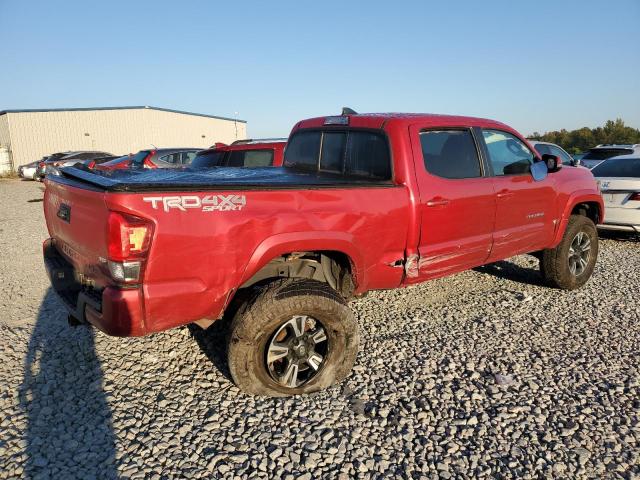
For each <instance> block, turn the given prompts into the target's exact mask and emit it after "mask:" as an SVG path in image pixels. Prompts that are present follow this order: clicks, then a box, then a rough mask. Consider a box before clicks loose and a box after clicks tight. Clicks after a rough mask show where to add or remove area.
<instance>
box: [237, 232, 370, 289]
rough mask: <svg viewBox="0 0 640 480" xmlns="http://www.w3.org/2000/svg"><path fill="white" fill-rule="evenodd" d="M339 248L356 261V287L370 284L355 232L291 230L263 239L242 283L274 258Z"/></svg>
mask: <svg viewBox="0 0 640 480" xmlns="http://www.w3.org/2000/svg"><path fill="white" fill-rule="evenodd" d="M311 251H315V252H318V251H335V252H340V253H342V254H344V255H347V257H349V259H350V260H351V263H352V274H353V277H354V278H353V281H354V283H355V284H356V291H359V290H361V289H362V288H363V287H364V286H365V285H366V278H365V271H364V268H360V267H361V266H362V265H363V263H362V261H363V260H362V257H361V254H360V253H359V251H358V250H357V249H356V248H355V247H354V244H353V236H352V235H351V234H349V233H344V232H291V233H282V234H278V235H273V236H271V237H268V238H267V239H265V240H263V241H262V242H261V243H260V245H258V247H257V248H256V249H255V251H254V252H253V254H252V255H251V258H250V259H249V263H248V264H247V266H246V268H245V270H244V273H243V274H242V278H241V280H240V282H239V283H238V284H239V285H242V284H244V283H245V282H246V281H248V280H249V279H250V278H251V277H253V276H254V275H255V274H256V273H257V272H258V271H259V270H260V269H261V268H262V267H264V266H265V265H266V264H267V263H269V262H270V261H271V260H273V259H274V258H276V257H278V256H280V255H284V254H286V253H291V252H311Z"/></svg>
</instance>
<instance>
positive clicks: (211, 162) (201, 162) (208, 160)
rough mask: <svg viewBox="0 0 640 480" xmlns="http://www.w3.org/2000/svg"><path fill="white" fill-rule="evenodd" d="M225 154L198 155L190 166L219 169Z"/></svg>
mask: <svg viewBox="0 0 640 480" xmlns="http://www.w3.org/2000/svg"><path fill="white" fill-rule="evenodd" d="M224 153H225V152H213V151H210V152H202V153H198V154H197V155H196V158H194V159H193V161H192V162H191V164H190V165H189V166H190V167H191V168H211V167H219V166H220V165H221V164H222V160H223V158H224Z"/></svg>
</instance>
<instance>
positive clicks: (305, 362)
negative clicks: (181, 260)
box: [227, 279, 359, 396]
mask: <svg viewBox="0 0 640 480" xmlns="http://www.w3.org/2000/svg"><path fill="white" fill-rule="evenodd" d="M358 341H359V335H358V325H357V322H356V321H355V318H354V316H353V314H352V313H351V311H350V310H349V308H348V307H347V305H346V301H345V300H344V299H343V298H342V297H341V296H340V294H338V293H337V292H336V291H335V290H333V289H332V288H331V287H329V286H328V285H327V284H325V283H322V282H318V281H314V280H306V279H286V280H278V281H276V282H273V283H271V284H269V285H268V286H266V287H262V288H261V289H259V290H257V291H256V295H255V296H254V298H253V300H250V301H249V302H247V303H246V304H245V306H244V307H243V308H241V309H240V311H238V312H237V314H236V316H235V317H234V319H233V321H232V323H231V327H230V332H229V342H228V350H227V351H228V361H229V370H230V372H231V376H232V377H233V380H234V381H235V382H236V384H237V385H238V387H239V388H240V389H242V390H244V391H245V392H247V393H251V394H255V395H268V396H288V395H297V394H302V393H309V392H314V391H317V390H321V389H324V388H326V387H329V386H330V385H332V384H334V383H336V382H339V381H341V380H342V379H344V378H345V377H346V376H347V375H348V374H349V372H350V371H351V368H352V366H353V364H354V362H355V359H356V355H357V352H358Z"/></svg>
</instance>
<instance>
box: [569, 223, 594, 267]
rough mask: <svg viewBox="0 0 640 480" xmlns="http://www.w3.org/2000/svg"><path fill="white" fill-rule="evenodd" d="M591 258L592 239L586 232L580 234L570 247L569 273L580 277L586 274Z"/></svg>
mask: <svg viewBox="0 0 640 480" xmlns="http://www.w3.org/2000/svg"><path fill="white" fill-rule="evenodd" d="M590 258H591V239H590V238H589V235H587V234H586V233H585V232H578V233H577V235H576V236H575V237H574V238H573V241H572V242H571V246H570V247H569V271H570V272H571V274H572V275H574V276H576V277H578V276H580V275H582V274H583V273H584V271H585V270H586V269H587V265H588V264H589V259H590Z"/></svg>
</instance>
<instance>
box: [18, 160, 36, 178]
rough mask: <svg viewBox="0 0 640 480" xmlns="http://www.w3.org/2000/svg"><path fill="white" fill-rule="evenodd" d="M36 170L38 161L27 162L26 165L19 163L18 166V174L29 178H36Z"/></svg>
mask: <svg viewBox="0 0 640 480" xmlns="http://www.w3.org/2000/svg"><path fill="white" fill-rule="evenodd" d="M37 170H38V162H31V163H27V164H26V165H20V166H19V167H18V176H19V177H20V178H25V179H29V180H35V179H36V172H37Z"/></svg>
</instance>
